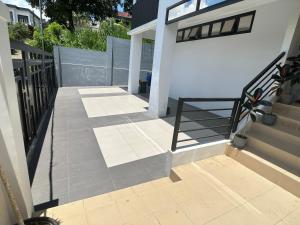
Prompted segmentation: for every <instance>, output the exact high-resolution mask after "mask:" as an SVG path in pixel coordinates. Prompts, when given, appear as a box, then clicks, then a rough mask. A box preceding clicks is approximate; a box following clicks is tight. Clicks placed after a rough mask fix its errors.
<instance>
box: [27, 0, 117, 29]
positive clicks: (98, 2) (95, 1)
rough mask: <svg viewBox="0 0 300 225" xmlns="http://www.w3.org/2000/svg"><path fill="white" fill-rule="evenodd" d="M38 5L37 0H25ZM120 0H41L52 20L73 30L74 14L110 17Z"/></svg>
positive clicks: (114, 12) (35, 5)
mask: <svg viewBox="0 0 300 225" xmlns="http://www.w3.org/2000/svg"><path fill="white" fill-rule="evenodd" d="M26 1H27V2H29V3H30V4H31V5H32V6H33V7H38V5H39V0H26ZM119 3H120V0H68V1H65V0H55V1H53V0H42V4H43V7H44V11H45V14H46V16H47V17H49V18H50V20H51V21H52V22H54V21H55V22H58V23H60V24H63V25H65V26H66V27H67V28H68V29H69V30H71V31H72V32H73V31H75V25H74V15H88V16H89V17H90V19H92V18H93V19H96V20H101V19H105V18H107V17H112V16H114V15H115V14H116V12H117V6H118V4H119Z"/></svg>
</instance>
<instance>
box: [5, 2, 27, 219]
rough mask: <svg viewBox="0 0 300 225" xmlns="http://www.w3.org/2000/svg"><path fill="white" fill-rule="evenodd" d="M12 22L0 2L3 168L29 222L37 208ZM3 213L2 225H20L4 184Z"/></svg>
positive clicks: (6, 9)
mask: <svg viewBox="0 0 300 225" xmlns="http://www.w3.org/2000/svg"><path fill="white" fill-rule="evenodd" d="M8 20H9V15H8V8H7V7H6V6H5V5H4V4H3V3H2V2H1V1H0V33H1V35H0V149H1V151H0V165H1V167H2V169H3V170H4V171H5V173H6V175H7V177H8V179H9V182H10V185H11V188H12V191H13V193H14V194H15V196H16V200H17V203H18V205H19V207H20V210H21V213H22V215H23V217H24V218H27V217H29V216H30V215H31V213H32V209H33V206H32V198H31V191H30V184H29V176H28V171H27V163H26V156H25V149H24V144H23V137H22V129H21V122H20V114H19V108H18V102H17V95H16V87H15V81H14V73H13V66H12V60H11V56H10V44H9V38H8V28H7V21H8ZM0 209H1V210H0V224H1V225H2V224H3V225H6V224H14V223H15V222H16V218H15V216H14V215H13V214H12V210H11V208H10V204H9V202H8V200H7V194H6V193H5V192H4V191H3V186H2V183H1V182H0Z"/></svg>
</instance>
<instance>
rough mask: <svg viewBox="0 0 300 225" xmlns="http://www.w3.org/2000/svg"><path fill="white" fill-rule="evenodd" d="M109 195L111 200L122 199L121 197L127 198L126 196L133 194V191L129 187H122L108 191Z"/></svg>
mask: <svg viewBox="0 0 300 225" xmlns="http://www.w3.org/2000/svg"><path fill="white" fill-rule="evenodd" d="M109 195H110V196H111V198H112V199H113V200H119V199H122V198H127V197H130V196H132V195H135V193H134V191H133V190H132V188H131V187H129V188H123V189H120V190H117V191H113V192H110V193H109Z"/></svg>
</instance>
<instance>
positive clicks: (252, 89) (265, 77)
mask: <svg viewBox="0 0 300 225" xmlns="http://www.w3.org/2000/svg"><path fill="white" fill-rule="evenodd" d="M275 70H276V67H274V68H273V69H272V70H271V71H270V72H269V73H268V74H267V75H266V76H264V78H263V79H262V80H260V81H259V82H258V83H257V84H256V85H255V86H254V87H252V88H251V90H250V91H248V92H249V93H251V92H252V91H254V90H255V88H257V87H258V86H259V84H261V83H262V82H263V81H265V80H266V79H267V78H268V77H269V76H270V74H272V73H273V72H274V71H275ZM270 79H271V78H270ZM268 82H269V81H268ZM268 82H267V83H268Z"/></svg>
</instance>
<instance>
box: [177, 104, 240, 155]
mask: <svg viewBox="0 0 300 225" xmlns="http://www.w3.org/2000/svg"><path fill="white" fill-rule="evenodd" d="M239 102H240V99H239V98H179V99H178V105H177V114H176V120H175V124H174V132H173V139H172V146H171V150H172V151H176V149H177V144H178V143H181V142H188V141H193V140H205V139H207V138H212V137H224V138H226V139H228V138H229V137H230V134H231V131H232V128H233V123H234V118H235V115H236V111H237V108H238V106H239ZM185 103H196V104H198V103H200V104H201V103H206V104H205V106H209V104H211V103H213V104H215V103H218V105H225V106H224V107H210V108H203V104H201V105H200V108H198V107H190V105H188V104H185ZM187 114H188V115H187ZM190 114H193V116H191V115H190ZM183 117H184V118H186V119H184V120H182V118H183ZM216 121H217V122H216ZM191 123H192V124H193V126H191V127H189V126H187V128H186V129H185V128H183V126H182V125H183V124H191ZM207 131H213V132H212V133H211V132H207ZM192 132H194V133H195V132H197V135H200V136H195V135H192V136H191V135H190V133H192ZM180 133H184V134H186V135H187V136H191V137H190V138H186V139H180V140H179V139H178V136H179V134H180Z"/></svg>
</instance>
